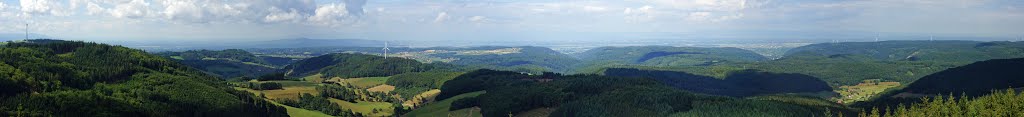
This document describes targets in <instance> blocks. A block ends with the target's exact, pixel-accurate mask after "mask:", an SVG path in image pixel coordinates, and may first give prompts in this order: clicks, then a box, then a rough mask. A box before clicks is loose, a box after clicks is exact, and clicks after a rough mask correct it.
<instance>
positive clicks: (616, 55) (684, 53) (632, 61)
mask: <svg viewBox="0 0 1024 117" xmlns="http://www.w3.org/2000/svg"><path fill="white" fill-rule="evenodd" d="M576 56H577V57H579V58H580V59H582V63H580V64H577V66H576V69H575V70H574V71H573V72H575V73H598V72H600V70H602V69H604V68H611V67H624V66H646V67H707V66H719V65H729V64H733V63H744V62H757V61H765V60H768V58H765V57H764V56H761V55H760V54H757V53H755V52H753V51H749V50H744V49H739V48H703V47H670V46H634V47H600V48H594V49H590V50H588V51H586V52H583V53H580V54H578V55H576Z"/></svg>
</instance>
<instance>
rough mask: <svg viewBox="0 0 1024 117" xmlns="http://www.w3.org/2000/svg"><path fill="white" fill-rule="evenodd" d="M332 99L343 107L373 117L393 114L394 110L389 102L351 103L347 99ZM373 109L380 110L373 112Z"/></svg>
mask: <svg viewBox="0 0 1024 117" xmlns="http://www.w3.org/2000/svg"><path fill="white" fill-rule="evenodd" d="M330 100H331V102H334V103H337V104H338V105H341V108H343V109H352V111H353V112H358V113H363V114H366V115H370V116H372V117H382V116H391V114H392V113H393V112H394V110H393V109H394V108H392V107H391V103H387V102H365V101H356V103H351V102H348V101H345V100H339V99H334V98H331V99H330ZM373 109H378V110H380V111H379V112H377V113H373Z"/></svg>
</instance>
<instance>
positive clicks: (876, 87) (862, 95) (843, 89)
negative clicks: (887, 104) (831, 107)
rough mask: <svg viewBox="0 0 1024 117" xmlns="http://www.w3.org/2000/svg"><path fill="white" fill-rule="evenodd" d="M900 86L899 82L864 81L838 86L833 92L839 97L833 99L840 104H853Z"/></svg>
mask: <svg viewBox="0 0 1024 117" xmlns="http://www.w3.org/2000/svg"><path fill="white" fill-rule="evenodd" d="M898 86H900V83H899V82H879V81H877V80H865V81H864V82H861V83H859V84H857V85H854V86H840V87H839V89H837V90H835V92H836V93H839V95H840V97H838V98H837V99H834V100H836V101H840V102H841V103H853V102H857V101H865V100H867V99H870V98H871V96H875V95H878V94H879V93H882V92H883V91H885V90H886V89H889V88H893V87H898Z"/></svg>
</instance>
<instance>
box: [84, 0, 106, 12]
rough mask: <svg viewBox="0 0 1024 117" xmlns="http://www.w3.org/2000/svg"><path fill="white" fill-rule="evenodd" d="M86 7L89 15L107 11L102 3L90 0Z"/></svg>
mask: <svg viewBox="0 0 1024 117" xmlns="http://www.w3.org/2000/svg"><path fill="white" fill-rule="evenodd" d="M85 9H86V11H87V13H88V14H89V15H99V14H103V13H106V12H107V9H106V8H103V7H100V5H98V4H96V3H92V2H89V3H88V4H87V5H86V7H85Z"/></svg>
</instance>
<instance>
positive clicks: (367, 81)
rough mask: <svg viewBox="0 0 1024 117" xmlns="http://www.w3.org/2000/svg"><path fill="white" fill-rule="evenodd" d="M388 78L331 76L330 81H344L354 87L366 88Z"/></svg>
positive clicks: (382, 82)
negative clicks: (342, 77)
mask: <svg viewBox="0 0 1024 117" xmlns="http://www.w3.org/2000/svg"><path fill="white" fill-rule="evenodd" d="M388 78H391V77H365V78H349V79H341V78H331V79H330V81H334V82H344V83H347V84H350V85H352V86H355V87H356V88H360V89H367V88H372V87H375V86H377V85H381V84H384V82H387V81H388Z"/></svg>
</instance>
